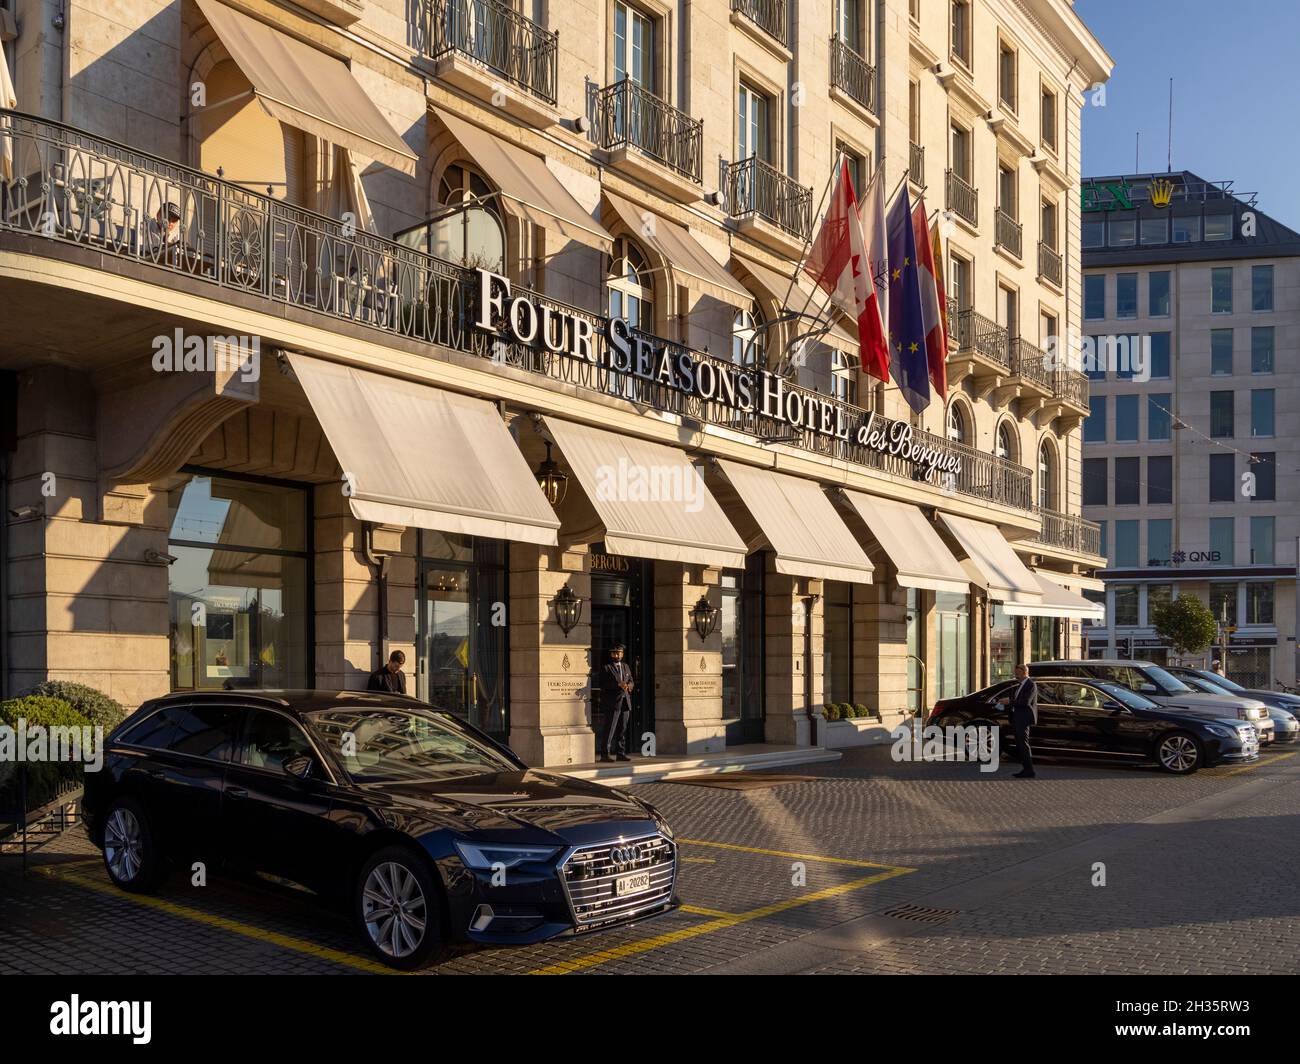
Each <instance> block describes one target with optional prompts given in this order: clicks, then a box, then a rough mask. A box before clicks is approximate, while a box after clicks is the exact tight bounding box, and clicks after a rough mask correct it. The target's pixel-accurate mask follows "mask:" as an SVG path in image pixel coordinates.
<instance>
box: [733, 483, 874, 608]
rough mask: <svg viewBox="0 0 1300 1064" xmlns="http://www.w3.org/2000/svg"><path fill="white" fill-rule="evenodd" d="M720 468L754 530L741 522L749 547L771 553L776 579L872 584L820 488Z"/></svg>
mask: <svg viewBox="0 0 1300 1064" xmlns="http://www.w3.org/2000/svg"><path fill="white" fill-rule="evenodd" d="M718 468H719V469H720V470H721V471H722V474H723V476H725V477H726V478H727V481H728V483H729V484H730V485H731V487H732V488H733V489H734V490H735V494H736V496H737V499H738V501H739V502H740V504H741V505H743V506H744V508H745V510H746V511H747V514H748V518H749V519H750V521H752V524H753V525H754V526H755V527H752V528H751V527H745V526H746V525H747V524H748V523H749V522H746V521H743V520H742V521H741V526H742V527H741V531H742V533H743V534H745V536H746V538H747V539H749V540H750V543H749V546H750V547H751V548H752V547H756V546H761V545H763V544H764V543H765V544H766V546H768V547H770V548H771V550H772V551H773V553H774V554H775V555H776V561H775V565H776V571H777V572H778V573H784V574H785V575H786V576H807V577H812V578H814V579H817V580H847V581H849V582H851V583H855V584H869V583H871V574H872V571H873V570H874V568H875V566H873V565H872V564H871V559H869V558H868V557H867V555H866V552H865V551H863V549H862V546H861V544H859V543H858V541H857V539H856V538H855V537H854V535H853V533H852V532H850V531H849V528H848V526H847V525H846V524H845V523H844V521H843V520H842V519H841V518H840V515H839V514H838V513H836V512H835V506H834V504H833V503H832V502H831V500H830V499H829V498H827V496H826V492H825V491H823V490H822V486H821V485H820V484H818V483H817V482H816V481H814V480H804V479H803V478H802V477H793V476H790V475H789V474H788V473H777V472H774V471H772V470H770V469H757V468H755V467H754V466H747V465H742V464H740V463H739V462H727V461H722V460H719V461H718Z"/></svg>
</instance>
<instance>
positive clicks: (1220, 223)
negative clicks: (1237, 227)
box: [1205, 214, 1232, 240]
mask: <svg viewBox="0 0 1300 1064" xmlns="http://www.w3.org/2000/svg"><path fill="white" fill-rule="evenodd" d="M1205 239H1206V240H1231V239H1232V215H1231V214H1207V215H1206V216H1205Z"/></svg>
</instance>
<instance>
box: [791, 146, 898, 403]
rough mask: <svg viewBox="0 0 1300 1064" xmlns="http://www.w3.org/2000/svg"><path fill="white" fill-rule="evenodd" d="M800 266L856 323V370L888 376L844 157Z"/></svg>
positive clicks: (884, 345)
mask: <svg viewBox="0 0 1300 1064" xmlns="http://www.w3.org/2000/svg"><path fill="white" fill-rule="evenodd" d="M878 176H879V175H877V177H878ZM803 268H804V272H805V273H807V274H808V276H809V277H811V278H812V279H813V280H814V281H816V282H817V284H818V286H819V287H820V288H821V289H822V290H823V291H825V292H826V293H827V294H828V295H829V296H830V297H831V301H832V302H833V303H834V304H835V305H836V306H837V307H839V308H840V309H842V310H844V311H845V312H846V313H848V314H850V316H851V317H853V319H854V320H855V321H856V322H857V323H858V346H859V354H860V357H861V359H862V368H863V369H864V370H865V371H866V372H868V373H870V374H871V375H872V376H873V377H876V378H878V379H879V380H882V381H887V380H889V345H888V343H887V342H886V340H885V328H884V323H883V321H882V319H881V316H880V304H879V302H878V301H877V299H876V286H875V284H874V282H873V277H874V273H875V271H874V270H873V269H872V264H871V261H870V259H869V257H868V254H867V247H866V242H865V240H864V239H863V235H862V224H861V221H860V220H859V218H858V211H857V201H856V199H855V197H854V193H853V178H852V177H851V176H850V174H849V164H848V161H847V160H846V159H841V160H840V172H839V174H838V175H837V177H836V179H835V194H834V196H832V198H831V205H830V208H829V209H828V210H827V211H826V217H825V218H824V219H823V220H822V224H821V228H820V229H819V230H818V231H817V238H816V239H815V240H814V241H813V244H812V248H811V249H810V250H809V252H808V258H807V260H806V261H805V262H804V267H803Z"/></svg>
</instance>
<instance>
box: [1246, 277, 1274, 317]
mask: <svg viewBox="0 0 1300 1064" xmlns="http://www.w3.org/2000/svg"><path fill="white" fill-rule="evenodd" d="M1250 309H1251V310H1272V309H1273V267H1272V266H1252V267H1251V268H1250Z"/></svg>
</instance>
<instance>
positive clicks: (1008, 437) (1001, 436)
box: [994, 418, 1019, 462]
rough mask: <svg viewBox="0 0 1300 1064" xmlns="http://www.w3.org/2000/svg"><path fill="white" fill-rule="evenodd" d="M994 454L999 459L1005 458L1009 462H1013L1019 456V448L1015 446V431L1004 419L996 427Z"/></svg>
mask: <svg viewBox="0 0 1300 1064" xmlns="http://www.w3.org/2000/svg"><path fill="white" fill-rule="evenodd" d="M994 453H995V454H996V455H997V456H998V457H999V458H1005V459H1006V460H1007V461H1009V462H1014V461H1015V460H1016V456H1017V455H1018V454H1019V448H1018V447H1017V446H1016V430H1015V429H1014V428H1013V427H1012V424H1011V422H1010V421H1008V420H1006V419H1005V418H1004V419H1003V420H1002V422H1001V424H999V425H998V436H997V439H996V440H995V441H994Z"/></svg>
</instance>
